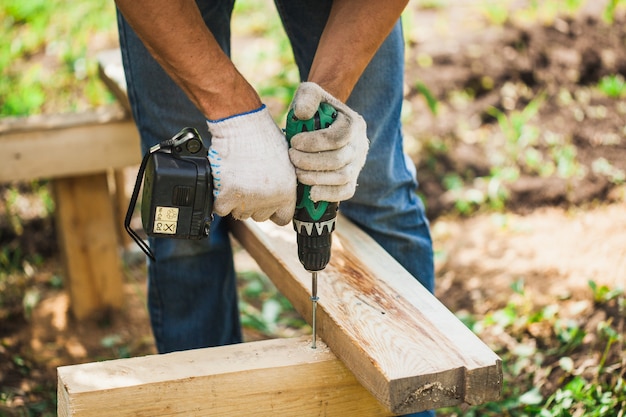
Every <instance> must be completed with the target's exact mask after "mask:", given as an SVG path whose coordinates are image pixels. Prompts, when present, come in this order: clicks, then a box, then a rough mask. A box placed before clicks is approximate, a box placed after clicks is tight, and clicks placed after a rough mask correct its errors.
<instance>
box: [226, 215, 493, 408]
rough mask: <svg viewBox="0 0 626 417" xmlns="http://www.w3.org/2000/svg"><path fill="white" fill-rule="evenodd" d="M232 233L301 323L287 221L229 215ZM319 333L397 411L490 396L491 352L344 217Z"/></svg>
mask: <svg viewBox="0 0 626 417" xmlns="http://www.w3.org/2000/svg"><path fill="white" fill-rule="evenodd" d="M233 231H234V235H235V236H236V238H237V239H238V240H239V241H240V242H241V243H242V245H243V246H244V247H245V248H246V250H247V251H248V252H249V253H250V254H251V255H252V256H253V257H254V258H255V259H256V261H257V263H258V264H259V266H260V267H261V268H262V269H263V270H264V271H265V272H266V274H267V275H268V276H269V277H270V278H271V279H272V280H273V282H274V284H276V286H277V288H278V289H279V290H280V291H281V292H282V293H283V294H284V295H285V296H287V298H289V300H290V301H291V302H292V304H293V305H294V307H295V308H296V309H297V310H298V311H299V312H300V314H302V316H303V317H304V318H305V319H307V320H309V319H310V317H311V302H310V300H309V297H310V295H311V294H310V279H311V277H310V274H309V273H307V272H306V271H304V270H303V268H302V266H301V265H300V262H299V261H298V258H297V252H296V239H295V232H294V231H293V229H292V227H291V226H286V227H282V228H280V227H277V226H274V225H273V224H272V223H271V222H266V223H263V224H257V223H254V222H252V221H246V222H233ZM318 283H319V284H318V285H319V286H318V295H319V297H320V301H319V304H318V316H317V322H318V332H319V334H320V335H321V337H322V338H323V339H324V341H325V342H326V343H327V344H328V346H329V347H330V348H331V349H332V351H333V352H334V353H335V355H337V357H338V358H339V359H341V360H342V361H343V362H344V363H345V364H346V366H347V367H348V368H349V369H350V370H351V371H352V372H353V373H354V375H355V376H356V378H357V380H358V381H359V382H361V384H363V386H365V387H366V388H367V389H368V390H369V391H370V392H371V393H372V395H373V396H374V397H375V398H377V399H378V400H379V401H380V402H381V403H382V404H384V405H385V406H386V407H387V408H389V409H390V410H391V411H392V412H394V413H397V414H405V413H409V412H416V411H421V410H425V409H435V408H439V407H443V406H450V405H455V404H459V403H463V402H465V403H469V404H480V403H484V402H486V401H490V400H496V399H498V398H499V396H500V392H501V387H502V369H501V361H500V358H499V357H498V356H497V355H496V354H495V353H493V351H492V350H491V349H489V348H488V347H487V346H486V345H485V344H484V343H483V342H482V341H480V339H478V337H476V336H475V335H474V334H473V333H472V332H471V331H470V330H468V329H467V328H466V327H465V326H464V325H463V324H462V323H461V321H459V320H458V319H457V318H456V317H455V316H454V315H453V314H452V313H451V312H450V311H449V310H448V309H447V308H446V307H445V306H444V305H443V304H441V302H439V301H438V300H437V299H436V298H435V297H434V296H433V295H431V294H430V293H429V292H428V291H427V290H426V289H425V288H424V287H422V286H421V285H420V284H419V283H418V282H417V281H416V280H415V279H414V278H413V277H412V276H411V275H410V274H409V273H408V272H407V271H406V270H405V269H403V268H402V267H401V266H400V265H399V264H398V263H397V262H396V261H395V260H394V259H393V258H392V257H391V256H390V255H389V254H388V253H387V252H385V251H384V250H383V249H382V248H381V247H380V246H378V245H377V244H376V243H375V242H374V241H373V240H372V239H371V238H370V237H369V236H368V235H366V234H365V233H364V232H363V231H361V230H360V229H359V228H358V227H356V226H355V225H353V224H352V223H350V222H349V221H348V220H347V219H346V218H341V217H340V218H339V219H338V228H337V230H336V231H335V233H334V234H333V254H332V258H331V262H330V264H329V265H328V267H327V268H326V269H325V270H324V271H322V272H320V274H319V281H318Z"/></svg>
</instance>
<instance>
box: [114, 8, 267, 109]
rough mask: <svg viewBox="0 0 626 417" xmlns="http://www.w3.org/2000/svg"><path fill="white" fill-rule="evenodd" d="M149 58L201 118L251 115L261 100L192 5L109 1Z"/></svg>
mask: <svg viewBox="0 0 626 417" xmlns="http://www.w3.org/2000/svg"><path fill="white" fill-rule="evenodd" d="M115 1H116V4H117V6H118V8H119V9H120V11H121V12H122V14H123V15H124V17H125V18H126V20H127V21H128V23H129V24H130V25H131V26H132V27H133V29H134V30H135V32H136V33H137V35H138V36H139V37H140V38H141V40H142V41H143V43H144V45H146V47H147V48H148V50H149V51H150V53H151V54H152V56H154V58H155V59H156V60H157V61H158V62H159V64H160V65H161V66H162V67H163V68H164V69H165V71H166V72H167V73H168V74H169V75H170V77H172V79H173V80H174V81H175V82H176V83H177V84H178V85H179V86H180V87H181V88H182V89H183V91H185V93H186V94H187V96H188V97H189V98H190V99H191V100H192V101H193V102H194V104H195V105H196V106H197V107H198V108H199V109H200V111H202V112H203V113H204V115H205V116H206V117H207V118H210V119H213V120H216V119H220V118H223V117H228V116H232V115H233V114H238V113H242V112H245V111H249V110H253V109H255V108H258V107H259V106H260V105H261V100H260V99H259V97H258V95H257V94H256V92H255V91H254V89H253V88H252V87H251V86H250V85H249V84H248V82H247V81H246V80H245V79H244V78H243V76H242V75H241V74H240V73H239V72H238V71H237V69H236V68H235V67H234V65H233V64H232V62H231V60H230V59H229V58H228V57H227V56H226V55H225V54H224V52H223V51H222V50H221V48H220V46H219V44H218V43H217V41H216V40H215V38H214V36H213V34H212V33H211V32H210V31H209V30H208V29H207V27H206V25H205V23H204V21H203V20H202V16H201V15H200V11H199V10H198V8H197V6H196V3H195V1H193V0H149V1H148V0H115Z"/></svg>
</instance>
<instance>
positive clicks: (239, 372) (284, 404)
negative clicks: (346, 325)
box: [58, 337, 390, 417]
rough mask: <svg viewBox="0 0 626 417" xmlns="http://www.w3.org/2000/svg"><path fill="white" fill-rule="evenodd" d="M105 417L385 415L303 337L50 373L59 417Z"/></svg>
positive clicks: (334, 361) (347, 373)
mask: <svg viewBox="0 0 626 417" xmlns="http://www.w3.org/2000/svg"><path fill="white" fill-rule="evenodd" d="M104 410H106V412H105V411H104ZM105 414H106V415H111V416H118V417H125V416H129V417H130V416H151V417H165V416H190V417H193V416H220V417H221V416H241V415H254V416H260V417H262V416H268V417H270V416H271V417H274V416H295V415H297V416H320V415H328V416H346V417H349V416H355V417H356V416H388V415H390V413H389V412H388V411H387V410H385V409H384V408H383V406H382V405H381V404H379V403H378V402H377V401H376V400H375V399H374V398H373V397H372V396H371V395H370V394H369V393H368V392H367V391H366V390H365V389H364V388H363V387H362V386H361V385H360V384H359V383H358V382H357V381H356V379H355V378H354V376H353V375H352V374H351V373H350V371H348V370H347V369H346V368H345V366H344V365H343V364H342V363H341V361H339V360H338V359H337V358H336V357H335V356H334V355H333V354H332V353H331V352H330V350H329V349H328V348H327V347H325V346H324V344H323V343H320V344H318V349H316V350H313V349H311V348H310V338H306V337H305V338H297V339H274V340H267V341H261V342H251V343H244V344H239V345H231V346H222V347H216V348H208V349H198V350H190V351H184V352H175V353H169V354H165V355H152V356H145V357H138V358H130V359H120V360H113V361H106V362H94V363H87V364H82V365H72V366H65V367H60V368H58V415H59V416H60V417H69V416H73V417H100V416H102V415H105Z"/></svg>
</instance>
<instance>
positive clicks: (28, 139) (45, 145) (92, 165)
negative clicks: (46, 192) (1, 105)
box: [0, 108, 141, 182]
mask: <svg viewBox="0 0 626 417" xmlns="http://www.w3.org/2000/svg"><path fill="white" fill-rule="evenodd" d="M0 147H1V148H2V154H1V155H2V156H1V157H0V158H1V159H0V161H1V163H0V182H8V181H19V180H31V179H33V178H56V177H67V176H73V177H75V176H79V175H83V174H93V173H99V172H106V171H107V170H109V169H120V168H125V167H128V166H132V165H138V164H139V163H140V162H141V152H140V148H139V134H138V132H137V129H136V127H135V125H134V123H133V122H132V120H130V119H129V118H128V117H127V116H126V114H125V113H124V112H122V111H121V110H120V109H119V108H118V109H114V108H104V109H100V110H98V111H95V112H85V113H77V114H72V115H47V116H33V117H27V118H5V119H3V120H2V124H1V125H0Z"/></svg>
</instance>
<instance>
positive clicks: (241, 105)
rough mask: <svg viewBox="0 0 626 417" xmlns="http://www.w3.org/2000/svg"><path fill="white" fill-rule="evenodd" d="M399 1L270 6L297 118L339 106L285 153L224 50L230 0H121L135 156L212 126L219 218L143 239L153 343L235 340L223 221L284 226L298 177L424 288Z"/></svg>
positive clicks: (427, 247)
mask: <svg viewBox="0 0 626 417" xmlns="http://www.w3.org/2000/svg"><path fill="white" fill-rule="evenodd" d="M407 1H408V0H390V1H387V2H384V3H383V2H380V1H375V0H335V1H332V0H318V1H308V0H276V1H275V3H276V6H277V9H278V12H279V14H280V16H281V19H282V21H283V25H284V27H285V30H286V33H287V36H288V37H289V40H290V42H291V44H292V49H293V52H294V57H295V60H296V64H297V65H298V69H299V71H300V76H301V79H302V80H306V82H303V83H302V84H301V85H300V86H299V88H298V90H297V92H296V94H295V96H294V99H293V102H292V104H291V107H292V108H293V109H294V111H295V113H296V116H298V117H299V118H300V119H308V118H310V117H312V115H313V113H314V112H315V110H316V109H317V108H318V106H319V104H320V102H328V103H330V104H332V105H333V106H334V107H335V108H336V109H337V110H338V113H339V115H338V118H337V120H336V121H335V122H334V123H333V125H332V126H331V127H330V128H328V129H324V130H323V131H317V132H308V133H302V134H300V135H298V136H300V138H299V139H297V137H294V139H293V140H292V149H288V147H287V143H286V140H285V137H284V135H283V133H282V132H281V130H280V128H279V127H278V126H277V125H276V124H275V123H274V122H273V120H272V117H271V116H270V114H269V112H268V110H267V108H265V106H264V105H263V103H262V102H261V99H260V98H259V96H258V94H257V93H256V91H255V90H254V88H253V87H252V86H251V85H250V84H249V83H248V82H247V81H246V79H245V78H244V77H243V76H242V75H241V74H240V73H239V71H238V70H237V68H235V66H234V65H233V63H232V61H231V60H230V59H229V54H230V18H231V13H232V8H233V3H234V0H223V1H222V0H214V1H209V0H198V1H193V0H178V1H172V0H116V3H117V6H118V9H119V11H120V12H121V13H120V14H119V31H120V43H121V46H122V57H123V61H124V67H125V72H126V80H127V83H128V95H129V99H130V101H131V104H132V109H133V116H134V118H135V121H136V123H137V126H138V129H139V132H140V135H141V138H142V146H143V150H144V152H145V151H146V150H147V149H149V147H150V146H152V145H154V144H155V143H158V142H159V141H161V140H164V139H167V138H169V137H171V136H172V135H173V134H174V133H176V132H178V131H179V130H180V129H181V128H182V127H185V126H192V127H195V128H196V129H197V130H198V131H199V132H200V133H201V134H202V132H203V131H204V132H206V130H205V129H207V126H208V130H209V131H210V133H211V136H212V140H211V148H210V151H209V159H210V162H211V165H212V170H213V173H214V176H215V182H214V194H215V208H214V210H215V212H216V214H217V215H218V216H216V219H215V220H214V222H213V224H212V225H211V234H210V237H209V239H208V240H205V241H180V240H175V239H152V240H151V242H150V244H151V247H152V250H153V251H154V253H155V254H156V259H157V260H156V262H151V263H150V264H149V300H148V302H149V310H150V319H151V324H152V328H153V332H154V335H155V339H156V343H157V348H158V350H159V352H170V351H175V350H183V349H192V348H198V347H206V346H215V345H223V344H229V343H237V342H240V341H241V331H240V325H239V314H238V310H237V294H236V283H235V273H234V267H233V261H232V252H231V247H230V243H229V239H228V230H227V224H226V222H225V221H223V220H222V216H227V215H232V216H233V217H234V218H237V219H245V218H249V217H251V218H253V219H254V220H257V221H264V220H267V219H271V220H272V221H274V222H276V223H277V224H280V225H283V224H287V223H288V222H289V221H290V220H291V217H292V216H293V212H294V207H295V197H296V191H295V190H296V181H297V179H299V180H300V181H301V182H302V183H305V184H310V185H312V188H311V198H312V199H313V200H316V201H317V200H326V201H342V203H341V208H340V210H341V212H342V213H343V215H345V216H347V217H349V218H350V219H351V220H353V221H354V222H355V223H356V224H358V225H359V226H361V227H362V228H363V229H364V230H365V231H366V232H367V233H368V234H370V235H371V236H372V237H373V238H374V239H375V240H376V241H377V242H378V243H379V244H380V245H381V246H383V247H384V248H385V249H386V250H387V251H388V252H389V253H390V254H391V255H392V256H394V257H395V258H396V259H397V260H398V261H399V262H400V263H401V264H402V265H403V266H404V267H405V268H406V269H407V270H408V271H409V272H411V273H412V274H413V276H415V277H416V278H417V279H418V280H419V281H420V282H421V283H422V284H423V285H424V286H425V287H427V288H428V289H429V290H430V291H433V287H434V273H433V261H432V244H431V239H430V234H429V230H428V222H427V220H426V218H425V214H424V208H423V205H422V204H421V201H420V200H419V198H418V197H417V196H416V194H415V189H416V187H417V181H416V179H415V167H414V166H413V164H412V163H411V162H410V160H408V158H407V157H406V156H405V155H404V153H403V150H402V134H401V125H400V112H401V105H402V100H403V73H404V67H403V60H404V56H403V53H404V46H403V37H402V28H401V24H400V21H399V17H400V14H401V12H402V10H403V9H404V7H405V6H406V3H407ZM383 4H384V5H383ZM206 136H208V135H206ZM368 147H369V152H368ZM366 155H367V160H366V159H365V158H366ZM357 176H358V177H357ZM357 178H358V181H357ZM357 183H358V186H357ZM423 415H429V414H423Z"/></svg>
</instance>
